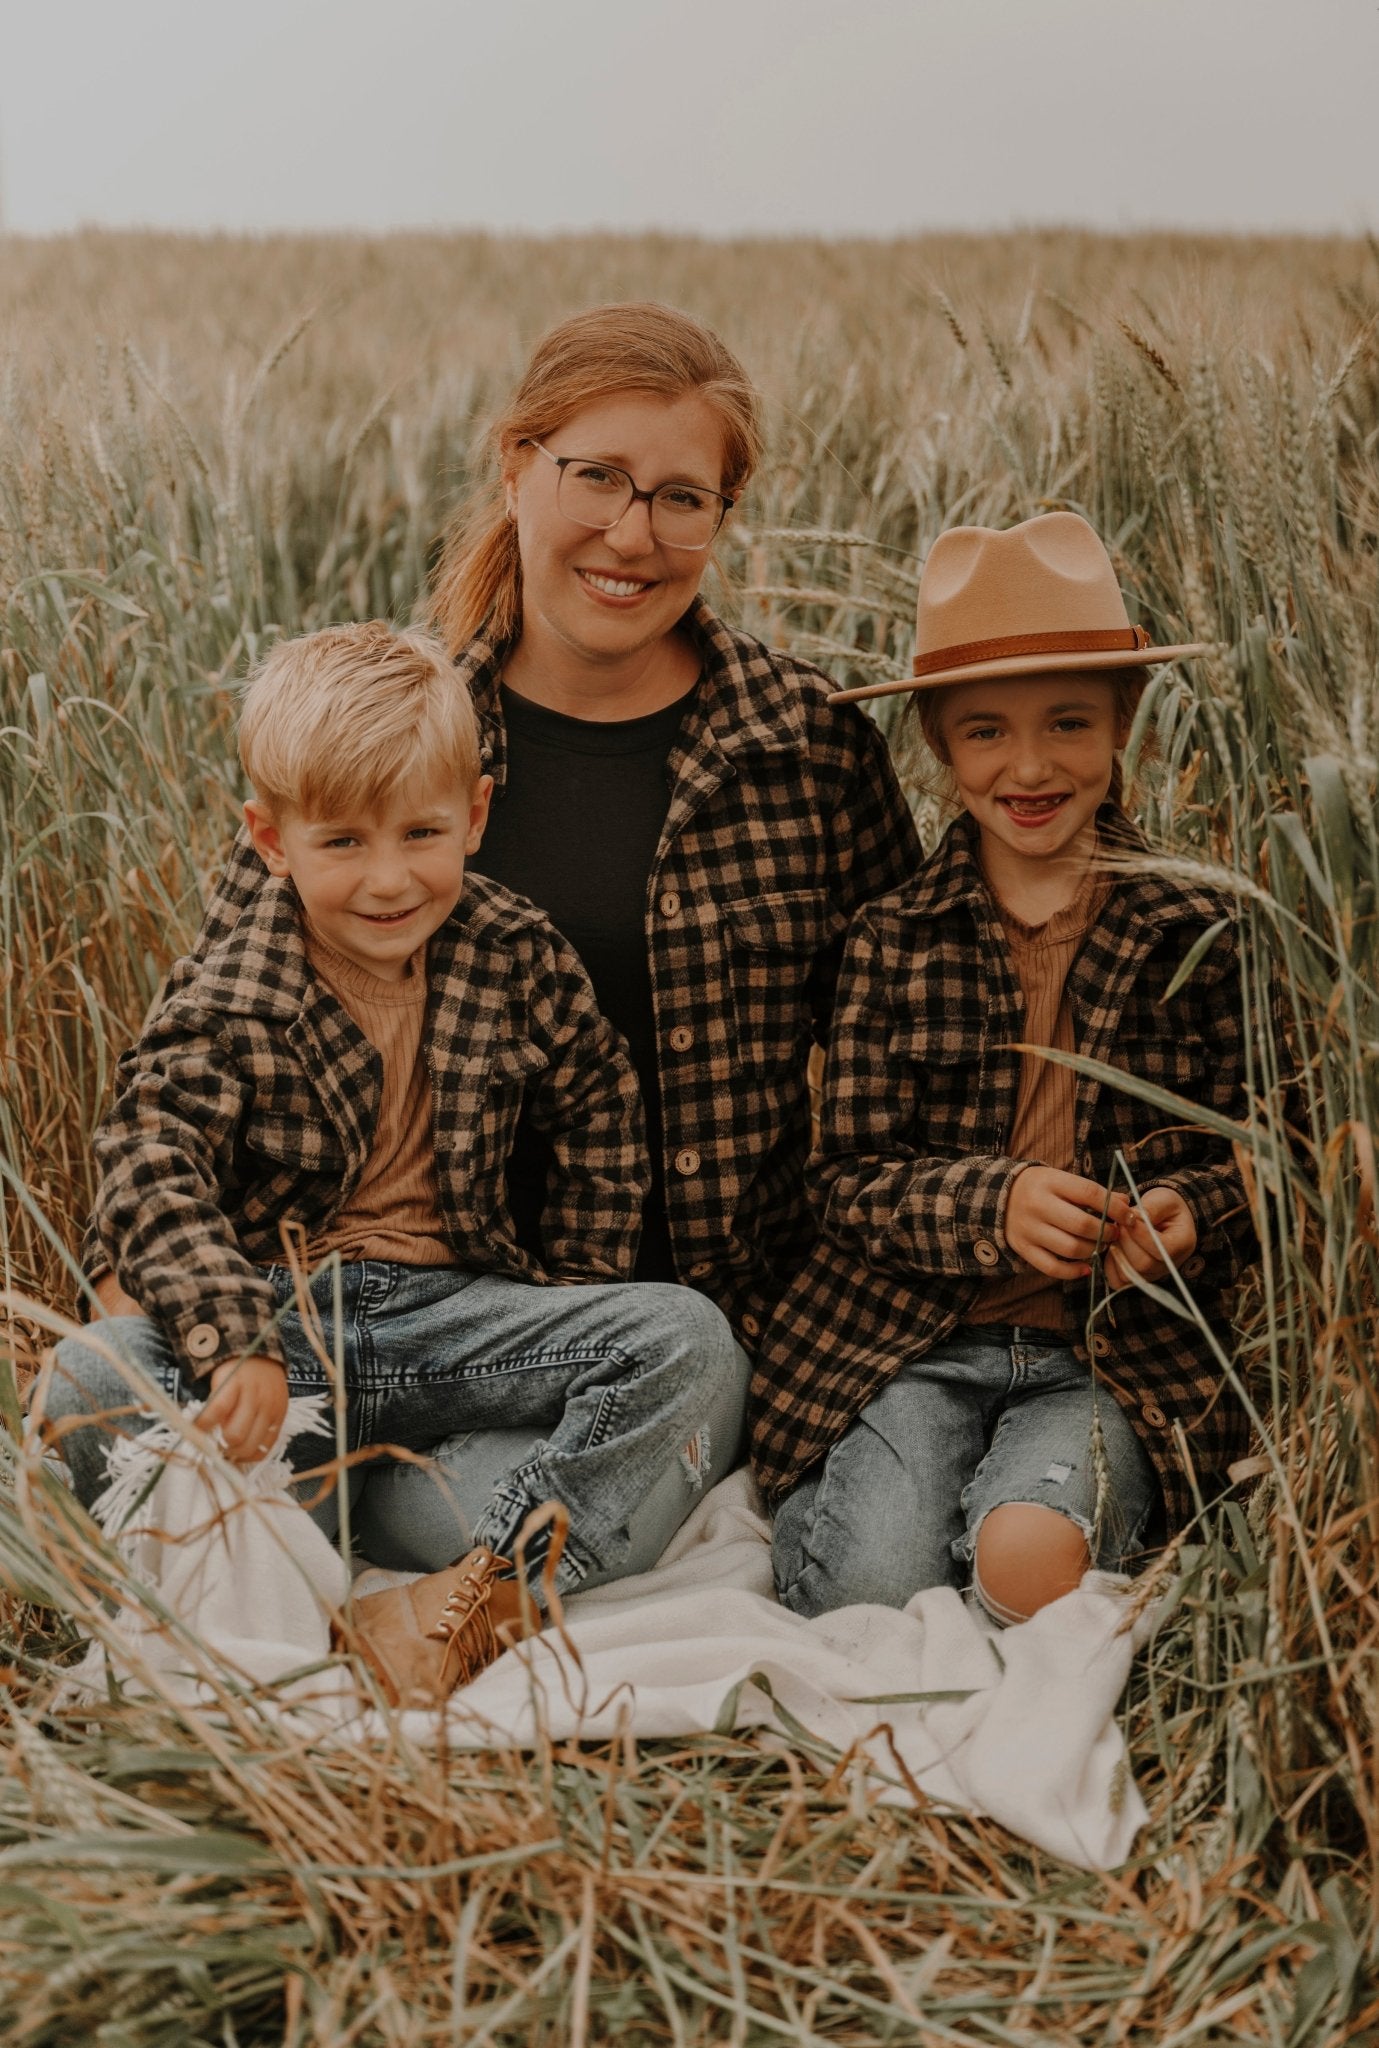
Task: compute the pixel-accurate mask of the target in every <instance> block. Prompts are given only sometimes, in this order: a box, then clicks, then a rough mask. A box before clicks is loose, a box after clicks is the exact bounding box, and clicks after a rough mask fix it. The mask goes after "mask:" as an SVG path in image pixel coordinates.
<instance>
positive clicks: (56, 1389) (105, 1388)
mask: <svg viewBox="0 0 1379 2048" xmlns="http://www.w3.org/2000/svg"><path fill="white" fill-rule="evenodd" d="M267 1271H268V1274H269V1277H270V1278H271V1280H272V1282H273V1286H274V1291H275V1293H276V1295H277V1299H278V1303H279V1307H280V1310H281V1314H280V1317H279V1320H278V1325H277V1327H278V1332H279V1335H280V1337H281V1339H282V1344H283V1349H284V1350H285V1352H286V1354H287V1360H288V1381H289V1386H290V1390H291V1392H292V1393H293V1394H294V1395H302V1394H321V1393H326V1394H329V1382H328V1379H327V1376H326V1373H325V1370H324V1368H323V1366H322V1364H321V1361H320V1359H319V1358H318V1356H317V1354H316V1352H315V1351H314V1350H313V1348H312V1346H311V1345H310V1343H309V1342H308V1341H307V1337H306V1333H305V1331H304V1330H303V1327H302V1319H301V1316H300V1313H299V1312H298V1310H297V1309H296V1308H295V1307H293V1306H292V1305H291V1303H292V1299H293V1289H292V1280H291V1276H290V1275H289V1273H288V1272H287V1271H286V1270H285V1269H284V1268H281V1267H269V1268H268V1269H267ZM335 1284H336V1282H335V1274H334V1270H333V1269H332V1268H330V1267H325V1268H322V1270H321V1271H320V1272H318V1273H317V1274H315V1275H314V1276H313V1278H312V1280H311V1283H310V1291H311V1296H312V1300H313V1302H314V1304H315V1306H316V1309H317V1311H318V1313H319V1315H320V1318H321V1322H322V1325H323V1328H324V1333H325V1348H326V1350H327V1352H328V1353H329V1354H330V1355H331V1356H332V1357H334V1358H336V1359H338V1361H339V1363H340V1364H341V1366H342V1367H343V1381H344V1386H345V1389H346V1402H345V1436H346V1441H345V1448H346V1449H347V1450H349V1451H357V1450H359V1449H361V1448H366V1447H369V1446H375V1445H378V1446H383V1445H397V1446H398V1447H399V1448H401V1449H404V1450H408V1451H413V1452H420V1453H430V1452H433V1451H435V1450H436V1449H437V1447H440V1448H441V1449H442V1452H443V1462H445V1463H450V1462H453V1461H454V1458H455V1440H456V1438H457V1437H459V1438H460V1439H461V1443H462V1445H463V1440H464V1439H465V1438H466V1437H468V1438H469V1441H470V1443H471V1444H473V1443H475V1442H478V1441H479V1440H480V1438H481V1437H482V1436H483V1435H486V1434H488V1433H501V1442H500V1443H499V1444H498V1446H497V1448H498V1451H499V1453H500V1455H498V1456H496V1457H488V1458H480V1457H476V1455H475V1454H474V1453H473V1452H472V1451H471V1453H470V1455H469V1458H468V1461H466V1459H465V1458H464V1456H460V1458H459V1467H460V1473H461V1480H462V1481H463V1476H464V1473H465V1471H466V1470H467V1471H468V1472H469V1476H470V1484H471V1485H473V1484H476V1483H477V1484H482V1485H483V1487H484V1488H485V1489H486V1490H485V1491H484V1493H483V1494H482V1496H481V1497H478V1498H476V1497H474V1496H473V1495H472V1494H471V1496H470V1498H469V1499H468V1500H461V1499H460V1498H459V1497H458V1496H457V1495H456V1493H455V1489H454V1487H453V1485H452V1486H447V1485H445V1484H443V1480H444V1473H443V1472H442V1473H440V1474H433V1473H431V1472H430V1471H428V1470H426V1469H422V1468H417V1467H415V1466H412V1467H407V1466H403V1465H399V1464H396V1463H394V1462H393V1461H391V1460H389V1459H387V1458H386V1457H383V1458H380V1459H379V1460H377V1461H375V1460H368V1461H365V1462H362V1463H360V1464H358V1465H355V1466H352V1467H351V1469H350V1476H349V1485H350V1495H351V1523H352V1528H353V1533H354V1535H355V1538H356V1540H361V1539H362V1541H361V1547H362V1548H363V1549H364V1551H365V1554H366V1555H372V1556H373V1557H374V1559H375V1561H376V1562H381V1563H397V1564H404V1563H405V1564H411V1565H413V1566H414V1567H418V1568H420V1569H423V1570H438V1569H440V1568H441V1567H442V1566H444V1565H447V1564H450V1563H452V1562H453V1561H454V1560H455V1559H456V1558H457V1557H459V1556H462V1555H463V1553H464V1552H465V1551H466V1550H468V1549H469V1548H470V1547H471V1546H472V1545H474V1544H484V1545H486V1546H487V1547H488V1548H489V1549H492V1550H495V1551H498V1552H499V1553H500V1554H502V1555H505V1556H510V1555H511V1554H512V1545H513V1543H514V1541H515V1539H516V1536H517V1533H518V1530H519V1529H520V1528H521V1526H522V1523H523V1521H524V1520H525V1518H526V1516H527V1515H528V1514H529V1513H530V1511H531V1510H532V1509H533V1508H534V1507H537V1506H539V1505H540V1504H541V1503H542V1502H543V1501H547V1500H555V1501H559V1502H561V1503H562V1504H563V1506H565V1507H566V1508H567V1509H568V1510H569V1515H570V1535H569V1541H568V1543H567V1545H566V1549H565V1555H564V1557H563V1558H562V1560H561V1563H560V1567H559V1570H558V1572H557V1574H556V1586H557V1588H558V1590H559V1591H560V1592H562V1593H572V1592H577V1591H578V1590H580V1588H581V1587H587V1586H592V1585H598V1584H600V1583H602V1582H603V1581H605V1580H608V1579H615V1578H621V1577H623V1576H625V1575H626V1574H627V1573H628V1572H629V1571H637V1570H644V1569H645V1568H646V1567H647V1566H648V1565H650V1564H652V1563H654V1562H655V1558H656V1556H657V1555H658V1554H659V1551H660V1550H661V1549H662V1548H663V1547H664V1545H665V1543H667V1542H668V1541H669V1540H670V1537H671V1536H672V1535H673V1534H674V1532H675V1530H676V1528H678V1526H679V1524H680V1523H681V1522H682V1521H683V1520H684V1518H685V1516H686V1515H687V1514H688V1513H689V1511H690V1509H691V1508H692V1507H693V1506H694V1505H695V1503H696V1501H697V1500H699V1499H700V1498H701V1497H702V1494H703V1491H704V1489H705V1488H706V1487H707V1486H708V1485H710V1484H711V1483H712V1480H713V1479H715V1478H718V1477H721V1476H722V1475H723V1474H724V1473H726V1472H727V1471H728V1470H729V1468H730V1466H731V1464H732V1462H733V1460H734V1459H735V1457H736V1455H737V1452H738V1448H739V1443H740V1438H741V1430H742V1415H743V1406H744V1399H745V1388H746V1371H747V1367H746V1360H745V1357H744V1354H743V1353H742V1352H741V1350H740V1349H739V1347H738V1345H737V1344H736V1343H735V1341H734V1339H733V1336H732V1332H731V1331H730V1330H729V1328H728V1325H727V1323H726V1322H725V1320H724V1318H723V1316H722V1315H721V1314H720V1313H719V1311H718V1309H716V1308H715V1307H714V1306H713V1304H712V1303H711V1302H709V1301H707V1300H706V1299H705V1298H704V1296H703V1295H700V1294H696V1293H694V1292H693V1291H692V1290H691V1289H689V1288H685V1287H675V1286H661V1285H654V1284H638V1285H630V1284H629V1285H621V1286H619V1285H608V1286H588V1287H539V1286H532V1285H530V1284H528V1283H526V1282H523V1281H517V1280H508V1279H502V1278H498V1277H496V1276H494V1275H492V1274H479V1273H468V1272H464V1271H461V1270H459V1269H457V1268H454V1267H441V1268H435V1267H424V1266H401V1265H394V1264H391V1263H388V1262H384V1261H376V1260H362V1261H359V1262H357V1263H353V1264H348V1265H342V1266H341V1267H340V1269H339V1290H340V1305H341V1314H340V1319H339V1324H338V1327H337V1323H336V1315H335V1306H334V1291H335ZM97 1333H99V1335H100V1337H101V1339H102V1340H103V1341H104V1342H105V1343H106V1344H108V1345H109V1346H110V1347H111V1348H112V1349H113V1350H115V1351H116V1352H117V1353H118V1354H119V1356H120V1357H121V1358H122V1359H124V1360H126V1361H127V1362H128V1365H129V1366H132V1367H134V1368H135V1370H136V1374H143V1375H145V1376H146V1377H147V1378H149V1379H151V1380H153V1381H155V1382H156V1383H157V1385H158V1386H160V1387H161V1388H162V1389H163V1391H164V1392H165V1393H166V1394H168V1395H170V1396H171V1397H173V1398H174V1399H187V1398H189V1396H190V1393H191V1391H192V1390H189V1389H188V1388H187V1386H186V1384H185V1382H184V1381H183V1380H182V1377H181V1374H180V1373H179V1371H178V1369H177V1365H176V1362H175V1360H174V1358H173V1355H172V1352H171V1350H170V1348H169V1346H168V1344H167V1342H166V1340H165V1338H164V1337H163V1334H162V1332H161V1330H160V1329H159V1327H158V1325H157V1324H156V1323H154V1322H152V1321H150V1320H149V1319H148V1318H146V1317H144V1316H112V1317H107V1318H106V1319H105V1320H104V1321H102V1322H98V1323H96V1324H95V1325H93V1327H92V1331H91V1334H92V1335H93V1336H94V1335H96V1334H97ZM205 1392H206V1393H208V1394H209V1392H210V1388H209V1385H207V1386H206V1388H205ZM42 1400H43V1413H44V1415H45V1417H46V1419H47V1420H48V1421H49V1422H62V1421H64V1420H66V1421H69V1422H70V1420H71V1419H72V1418H76V1417H80V1416H109V1417H110V1419H109V1420H107V1421H106V1422H105V1423H104V1424H103V1425H102V1424H101V1423H99V1422H94V1421H93V1422H92V1423H91V1424H90V1425H88V1426H85V1427H77V1428H75V1429H73V1428H70V1427H69V1428H67V1429H66V1430H64V1431H63V1432H62V1435H61V1441H60V1446H59V1447H60V1450H61V1454H62V1456H63V1457H64V1459H65V1460H66V1462H67V1465H68V1468H69V1470H70V1472H71V1474H72V1481H73V1485H74V1487H75V1489H76V1492H77V1494H78V1496H79V1497H80V1499H81V1500H82V1502H83V1504H84V1505H86V1506H89V1505H90V1503H91V1502H92V1500H94V1499H95V1497H96V1495H97V1494H98V1493H99V1492H100V1490H101V1488H102V1486H103V1485H104V1483H105V1467H106V1453H107V1451H108V1449H109V1445H110V1440H111V1439H110V1430H111V1429H112V1428H114V1429H118V1430H120V1431H123V1432H126V1433H133V1432H137V1431H138V1430H139V1429H141V1428H144V1427H147V1424H148V1421H149V1420H150V1418H149V1417H148V1416H146V1415H145V1416H140V1415H139V1414H138V1413H137V1412H133V1413H131V1412H129V1411H130V1410H131V1409H137V1403H138V1395H137V1391H136V1390H134V1389H132V1388H131V1385H130V1380H129V1378H128V1377H127V1376H126V1375H124V1374H122V1373H121V1372H120V1370H119V1368H118V1367H117V1366H115V1365H113V1364H112V1363H111V1362H110V1361H109V1360H108V1359H106V1358H104V1357H102V1355H101V1354H100V1352H99V1351H97V1350H96V1349H94V1347H93V1346H92V1345H91V1344H90V1343H88V1342H86V1341H84V1340H82V1339H77V1338H68V1339H66V1340H64V1342H63V1343H61V1344H59V1345H58V1347H57V1355H56V1359H55V1363H54V1370H53V1375H52V1379H51V1382H50V1383H49V1385H48V1386H47V1387H46V1388H45V1389H44V1391H43V1396H42ZM121 1410H123V1411H125V1412H124V1413H118V1411H121ZM111 1411H117V1413H116V1414H115V1415H113V1416H112V1415H111ZM326 1427H327V1429H328V1430H329V1429H330V1428H331V1424H330V1422H329V1421H328V1422H327V1424H326ZM335 1456H336V1444H335V1440H334V1436H333V1434H331V1435H329V1436H316V1435H312V1436H298V1437H295V1438H294V1439H293V1440H292V1442H291V1443H290V1444H289V1446H288V1449H287V1457H288V1459H289V1461H290V1463H291V1464H292V1465H293V1466H294V1467H295V1468H296V1469H297V1470H298V1471H306V1470H308V1469H310V1468H312V1467H315V1466H320V1465H325V1464H328V1463H329V1462H330V1461H331V1460H332V1459H333V1458H334V1457H335ZM376 1483H378V1491H379V1494H380V1503H379V1505H380V1508H381V1513H380V1514H371V1513H370V1493H371V1490H373V1488H374V1487H375V1484H376ZM323 1486H324V1487H325V1488H326V1491H325V1493H324V1496H323V1494H322V1488H323ZM302 1489H303V1494H304V1498H305V1499H306V1500H307V1501H308V1502H309V1503H311V1504H313V1513H314V1515H315V1519H316V1520H317V1521H318V1522H320V1523H321V1524H322V1526H324V1527H325V1528H326V1530H327V1532H328V1533H329V1534H331V1535H332V1536H333V1535H334V1533H335V1531H336V1529H337V1528H338V1526H339V1520H340V1510H339V1502H338V1495H337V1493H336V1490H335V1487H334V1485H333V1484H332V1483H331V1482H330V1481H329V1480H328V1479H327V1480H304V1481H303V1482H302ZM544 1540H545V1539H544V1538H543V1539H542V1546H541V1547H538V1548H535V1549H534V1550H533V1552H532V1553H531V1555H530V1568H531V1571H532V1574H533V1576H535V1575H536V1572H537V1569H538V1566H539V1562H540V1555H541V1548H542V1547H544ZM380 1553H381V1554H380Z"/></svg>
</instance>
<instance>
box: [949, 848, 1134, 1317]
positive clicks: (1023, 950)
mask: <svg viewBox="0 0 1379 2048" xmlns="http://www.w3.org/2000/svg"><path fill="white" fill-rule="evenodd" d="M1110 886H1111V885H1110V883H1109V882H1108V881H1107V879H1106V877H1105V875H1103V874H1098V873H1097V872H1096V870H1095V869H1091V868H1089V869H1088V871H1087V873H1086V875H1085V876H1084V877H1083V880H1082V886H1081V887H1080V888H1079V890H1078V892H1077V894H1076V896H1074V898H1073V900H1072V902H1071V903H1068V904H1065V905H1064V907H1063V909H1062V910H1056V911H1055V912H1054V914H1053V916H1052V917H1051V918H1049V919H1047V920H1046V922H1045V923H1043V924H1025V923H1023V922H1022V920H1021V919H1020V918H1018V917H1016V916H1015V914H1014V912H1013V911H1010V910H1007V909H1006V907H1005V905H1004V904H1003V903H1002V902H1000V900H999V899H997V904H996V908H997V910H998V911H999V912H1000V917H1001V923H1002V924H1003V926H1004V927H1005V935H1006V944H1007V945H1008V947H1009V948H1010V964H1011V968H1012V970H1013V972H1014V974H1015V977H1016V980H1017V981H1018V982H1019V984H1020V988H1021V991H1022V992H1023V994H1024V998H1025V1023H1024V1031H1023V1038H1024V1041H1025V1043H1026V1044H1027V1045H1047V1046H1050V1047H1051V1048H1052V1049H1053V1050H1054V1051H1055V1052H1076V1050H1077V1045H1076V1041H1075V1038H1074V1034H1073V1018H1072V1011H1071V1009H1070V1007H1069V1004H1068V995H1067V983H1068V970H1069V968H1070V967H1071V966H1072V964H1073V962H1074V960H1076V958H1077V956H1078V954H1079V953H1080V952H1081V950H1082V942H1083V940H1084V939H1085V938H1086V936H1087V933H1088V932H1089V931H1090V930H1091V928H1092V926H1093V925H1094V924H1095V923H1096V920H1097V918H1098V917H1099V916H1100V914H1101V907H1102V905H1103V904H1104V903H1105V901H1106V898H1107V895H1108V893H1109V891H1110ZM1076 1092H1077V1076H1076V1074H1074V1073H1073V1072H1072V1071H1071V1070H1070V1069H1069V1068H1067V1067H1062V1066H1057V1065H1055V1063H1054V1062H1053V1061H1052V1060H1041V1059H1040V1058H1039V1057H1038V1056H1037V1055H1036V1054H1033V1053H1025V1054H1024V1055H1023V1057H1022V1059H1021V1063H1020V1091H1019V1094H1018V1096H1017V1098H1016V1103H1015V1122H1014V1124H1013V1125H1012V1127H1011V1133H1010V1144H1009V1148H1008V1149H1009V1152H1010V1156H1011V1158H1012V1159H1025V1160H1028V1161H1029V1163H1030V1165H1031V1166H1057V1167H1061V1168H1062V1169H1063V1170H1064V1172H1067V1173H1071V1172H1074V1171H1075V1170H1076V1169H1075V1167H1074V1162H1073V1128H1074V1100H1075V1096H1076ZM967 1321H968V1322H971V1323H1022V1324H1025V1325H1027V1326H1028V1327H1029V1328H1030V1329H1034V1330H1057V1331H1059V1332H1060V1333H1061V1334H1062V1335H1065V1336H1066V1335H1070V1334H1071V1333H1072V1330H1073V1327H1074V1321H1073V1317H1072V1316H1071V1315H1070V1314H1069V1311H1068V1306H1067V1301H1066V1298H1065V1296H1064V1291H1063V1286H1062V1283H1061V1282H1060V1281H1057V1280H1050V1279H1049V1278H1048V1277H1047V1275H1045V1274H1043V1273H1036V1272H1035V1271H1034V1270H1033V1268H1032V1267H1031V1268H1029V1269H1027V1270H1026V1271H1024V1272H1021V1273H1012V1274H1010V1275H1008V1276H1003V1277H1002V1278H1000V1279H998V1280H993V1281H991V1282H990V1283H989V1284H988V1285H987V1286H986V1287H984V1288H983V1289H982V1292H981V1296H980V1298H979V1299H978V1301H977V1303H976V1305H975V1307H973V1308H972V1309H970V1310H969V1311H968V1313H967Z"/></svg>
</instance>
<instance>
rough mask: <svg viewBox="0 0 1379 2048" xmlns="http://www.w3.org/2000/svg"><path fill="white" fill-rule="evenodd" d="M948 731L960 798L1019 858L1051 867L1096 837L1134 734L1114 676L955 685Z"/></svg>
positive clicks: (947, 711)
mask: <svg viewBox="0 0 1379 2048" xmlns="http://www.w3.org/2000/svg"><path fill="white" fill-rule="evenodd" d="M946 698H947V701H946V702H945V704H944V706H943V711H942V715H941V717H940V721H939V730H940V732H941V734H942V737H943V744H944V748H945V751H946V752H947V755H948V760H949V765H950V766H951V768H952V770H953V778H954V780H955V782H956V783H957V786H958V795H959V797H960V798H961V799H962V803H963V806H964V808H965V809H966V810H968V811H970V812H971V814H972V816H973V817H974V818H975V819H976V821H977V823H978V825H979V826H980V828H981V833H982V840H983V845H984V846H986V845H990V846H991V847H992V848H993V849H994V850H995V851H997V853H998V855H999V856H1000V857H1001V858H1003V859H1004V861H1006V862H1009V861H1010V860H1011V859H1012V858H1014V859H1015V860H1017V861H1021V862H1026V861H1028V862H1034V863H1038V864H1043V863H1045V862H1049V861H1053V860H1056V859H1058V858H1059V857H1060V856H1061V855H1066V854H1068V853H1070V852H1076V851H1078V850H1080V849H1081V848H1082V847H1083V846H1085V845H1086V844H1087V835H1088V834H1089V832H1090V830H1091V827H1092V822H1093V820H1094V819H1095V817H1096V813H1097V807H1098V806H1099V805H1100V804H1101V803H1103V802H1104V801H1105V798H1106V794H1107V791H1108V790H1109V789H1110V786H1111V770H1112V768H1113V767H1114V765H1115V758H1116V749H1117V748H1118V747H1120V746H1123V745H1124V743H1125V740H1126V738H1127V737H1128V734H1127V732H1126V730H1125V728H1124V726H1123V725H1122V723H1121V721H1120V718H1119V716H1118V714H1117V711H1116V686H1115V683H1114V681H1113V680H1112V679H1111V678H1110V677H1109V676H1106V675H1098V674H1095V673H1091V674H1088V673H1081V674H1079V673H1078V672H1077V671H1076V670H1066V671H1064V672H1062V673H1060V674H1056V675H1041V676H1002V677H998V678H997V679H996V680H994V681H990V682H974V683H958V684H954V685H953V686H952V687H950V688H949V689H948V691H947V692H946Z"/></svg>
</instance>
